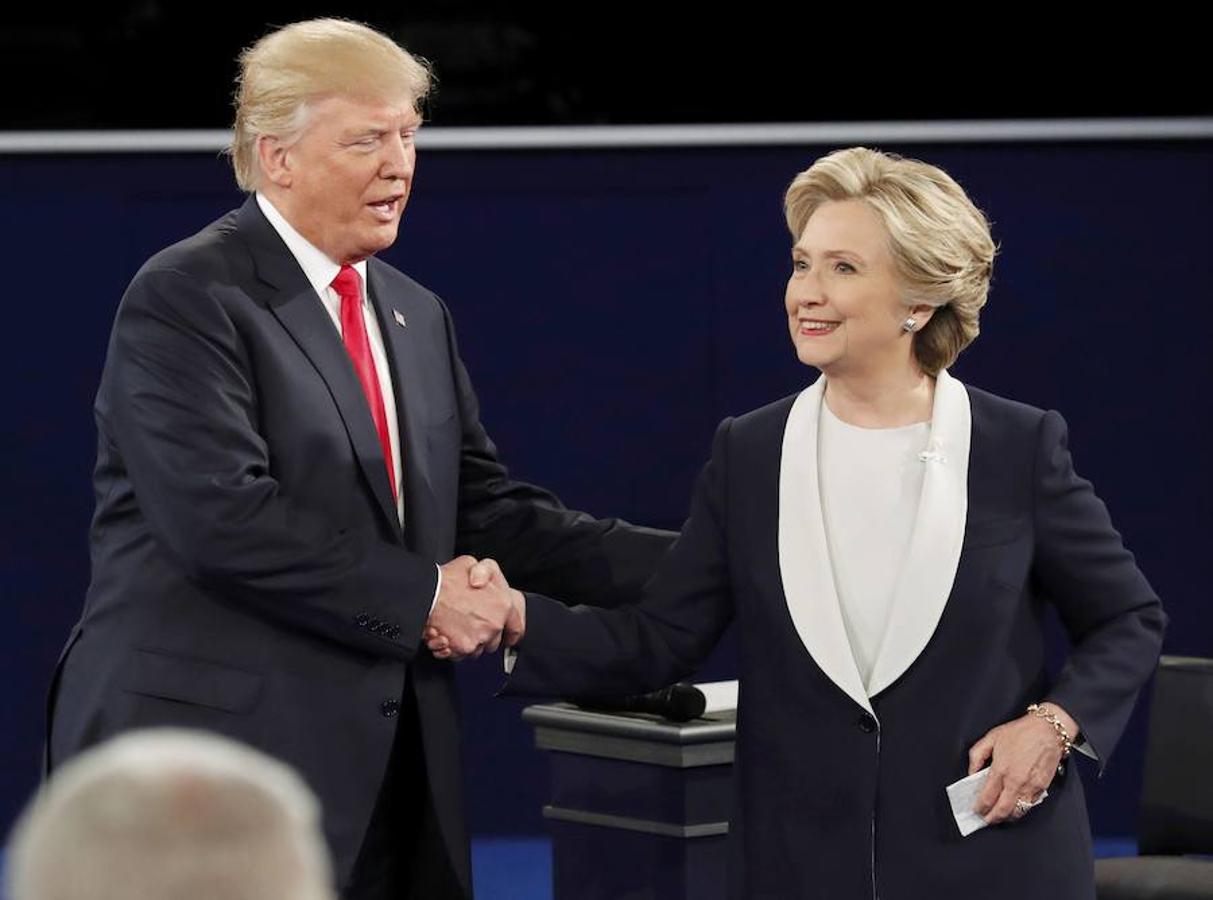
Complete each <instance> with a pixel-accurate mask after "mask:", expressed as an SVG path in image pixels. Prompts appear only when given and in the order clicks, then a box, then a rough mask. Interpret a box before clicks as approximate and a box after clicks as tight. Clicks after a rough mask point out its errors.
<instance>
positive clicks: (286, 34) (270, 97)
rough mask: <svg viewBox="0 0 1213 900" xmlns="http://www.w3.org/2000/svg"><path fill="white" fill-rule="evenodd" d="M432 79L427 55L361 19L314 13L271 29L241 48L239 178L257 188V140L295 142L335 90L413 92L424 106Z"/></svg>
mask: <svg viewBox="0 0 1213 900" xmlns="http://www.w3.org/2000/svg"><path fill="white" fill-rule="evenodd" d="M431 82H432V75H431V72H430V67H429V64H428V63H426V62H425V60H423V59H419V58H418V57H415V56H413V55H412V54H410V53H409V52H408V51H407V50H405V49H404V48H403V47H401V46H400V45H399V44H397V43H396V42H395V41H393V40H392V39H391V38H389V37H388V36H387V35H384V34H380V33H379V32H378V31H375V30H374V29H373V28H368V27H367V26H366V25H361V24H359V23H357V22H349V21H346V20H345V19H311V20H308V21H306V22H295V23H294V24H293V25H287V26H286V27H284V28H280V29H278V30H277V31H274V32H271V33H270V34H267V35H266V36H265V37H263V38H262V39H261V40H259V41H257V43H255V44H253V46H251V47H249V48H248V49H247V50H245V51H244V52H243V53H241V54H240V75H239V77H238V78H237V81H236V98H235V102H236V123H235V128H234V133H233V135H232V144H231V147H230V148H229V152H230V153H231V156H232V165H233V166H234V168H235V169H236V181H237V183H238V184H239V185H240V187H241V188H243V189H244V190H246V191H254V190H256V189H257V180H258V176H259V175H260V172H259V169H258V166H257V139H258V138H259V137H261V136H262V135H278V136H279V137H282V138H284V139H286V140H288V141H289V140H293V139H294V138H295V137H297V136H298V134H299V133H300V132H301V131H302V130H303V128H304V127H305V126H306V124H307V112H308V106H309V104H311V103H313V102H314V101H316V100H320V99H322V98H324V97H329V96H334V95H343V96H349V97H358V98H362V99H375V100H380V99H387V100H397V99H399V98H401V97H409V98H411V99H412V101H413V105H414V107H417V106H419V104H420V103H421V101H422V100H423V99H424V98H425V95H426V94H427V93H429V90H430V85H431Z"/></svg>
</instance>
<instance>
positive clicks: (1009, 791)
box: [985, 782, 1019, 825]
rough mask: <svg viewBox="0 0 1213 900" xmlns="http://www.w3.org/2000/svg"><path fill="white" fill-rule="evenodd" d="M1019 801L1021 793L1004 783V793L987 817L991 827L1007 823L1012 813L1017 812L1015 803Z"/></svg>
mask: <svg viewBox="0 0 1213 900" xmlns="http://www.w3.org/2000/svg"><path fill="white" fill-rule="evenodd" d="M1018 799H1019V792H1018V791H1017V790H1015V789H1013V788H1012V787H1011V786H1010V785H1009V784H1008V783H1006V782H1004V787H1003V791H1002V793H1001V794H1000V795H999V797H998V802H997V803H995V804H994V808H993V809H991V810H990V811H989V812H988V813H986V815H985V820H986V822H988V823H989V824H991V825H994V824H996V823H998V822H1005V821H1006V820H1007V819H1009V818H1010V817H1011V813H1013V812H1014V811H1015V801H1016V800H1018Z"/></svg>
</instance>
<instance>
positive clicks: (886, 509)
mask: <svg viewBox="0 0 1213 900" xmlns="http://www.w3.org/2000/svg"><path fill="white" fill-rule="evenodd" d="M785 209H786V213H787V220H788V225H789V227H790V229H791V232H792V237H793V240H794V242H795V244H794V246H793V248H792V273H791V276H790V278H789V279H788V287H787V295H786V300H785V306H786V311H787V316H788V327H789V331H790V332H791V336H792V342H793V344H794V345H795V347H796V352H797V355H798V356H799V358H800V360H801V361H802V362H803V363H805V364H806V365H809V366H813V367H815V368H817V369H820V370H821V372H822V377H820V378H819V379H818V380H817V381H816V382H815V383H814V384H813V385H812V386H810V387H809V388H807V389H806V390H804V391H802V392H801V393H800V394H798V395H795V396H793V397H788V398H785V399H783V400H780V401H778V402H776V403H773V404H771V405H769V406H766V407H763V408H762V409H758V410H755V411H753V412H750V413H748V414H746V415H744V416H740V417H738V418H736V419H726V420H725V421H724V422H722V423H721V425H720V427H719V429H718V430H717V433H716V437H715V441H714V443H713V447H712V456H711V460H710V461H709V462H708V464H707V466H706V468H705V469H704V471H703V473H702V475H701V477H700V479H699V482H698V484H697V487H696V490H695V495H694V499H693V501H692V506H691V511H690V515H689V518H688V519H687V522H686V524H685V526H684V528H683V531H682V535H681V537H680V539H679V541H678V542H677V543H676V544H675V546H674V548H673V549H672V550H671V551H670V553H669V556H668V557H667V559H666V561H665V562H664V563H663V565H662V568H661V570H660V572H659V574H658V575H657V576H656V577H655V578H654V580H653V582H652V583H651V584H650V586H649V590H648V591H647V592H646V599H645V600H644V601H643V603H641V604H640V605H639V606H638V607H633V608H627V609H619V610H613V611H602V610H596V609H590V608H586V607H577V608H574V609H568V608H565V607H563V606H561V605H559V604H556V603H552V602H549V601H545V600H543V599H542V598H536V597H528V598H527V601H526V609H525V612H526V618H525V636H524V637H523V638H522V640H521V643H519V644H518V647H517V650H518V655H517V659H516V661H515V664H514V667H513V670H512V674H511V677H510V681H509V684H508V686H507V692H508V693H512V694H523V693H525V694H537V693H541V694H560V695H573V696H583V695H595V694H617V693H631V692H636V691H641V690H649V689H655V688H657V687H660V686H662V685H664V684H667V683H669V682H671V681H673V680H675V679H677V678H680V677H683V676H685V675H687V674H688V673H690V672H692V671H694V669H695V668H696V666H697V665H698V664H699V663H700V662H701V661H702V660H703V659H704V658H705V656H706V655H707V654H708V653H709V651H710V650H711V649H712V647H713V646H714V645H715V644H716V642H717V640H718V639H719V637H720V635H721V633H722V632H723V631H724V629H725V627H726V626H727V625H728V624H729V622H730V621H731V620H732V619H734V618H736V619H737V620H738V623H739V625H740V630H741V688H740V690H741V693H740V701H739V709H738V730H737V751H738V755H737V766H736V771H737V773H738V778H737V787H738V794H737V802H736V810H735V815H734V816H733V818H732V821H731V834H732V835H733V847H734V856H733V868H732V880H733V884H732V888H733V894H734V896H737V897H747V898H759V897H762V898H776V897H778V898H791V897H795V898H807V897H821V898H831V900H853V898H863V897H871V898H874V897H877V896H879V897H880V898H881V900H899V898H920V897H921V898H931V900H937V898H951V897H980V898H1001V897H1007V898H1011V897H1014V898H1022V897H1049V898H1079V897H1084V898H1085V897H1094V888H1093V884H1092V881H1093V873H1092V870H1093V865H1092V854H1091V838H1090V832H1089V826H1088V822H1087V812H1086V806H1085V803H1084V800H1083V792H1082V784H1081V782H1080V781H1079V779H1078V777H1077V776H1076V774H1074V773H1073V772H1071V771H1069V766H1068V763H1067V760H1066V757H1068V755H1069V751H1070V748H1071V746H1072V745H1073V746H1074V747H1075V749H1080V750H1082V751H1084V752H1086V753H1088V754H1089V755H1091V756H1092V757H1094V759H1095V760H1097V763H1098V765H1099V766H1100V768H1102V767H1103V765H1104V764H1105V763H1106V761H1107V758H1108V755H1109V754H1110V752H1111V751H1112V748H1113V745H1114V744H1115V743H1116V740H1117V738H1118V737H1119V735H1120V732H1121V730H1122V728H1123V727H1124V724H1125V720H1126V719H1127V718H1128V716H1129V713H1130V711H1131V709H1132V707H1133V702H1134V699H1135V697H1136V696H1137V692H1138V690H1139V689H1140V687H1141V685H1142V683H1143V682H1144V681H1145V680H1146V679H1147V678H1148V677H1149V675H1150V673H1151V672H1152V671H1153V668H1154V666H1155V663H1156V660H1157V657H1158V653H1159V648H1160V645H1161V638H1162V632H1163V627H1164V622H1165V617H1164V615H1163V612H1162V609H1161V606H1160V604H1159V601H1158V598H1157V597H1156V596H1155V594H1154V592H1153V590H1152V589H1151V588H1150V586H1149V584H1148V583H1147V582H1146V580H1145V578H1144V577H1143V576H1142V574H1141V573H1140V572H1139V571H1138V569H1137V568H1136V566H1135V565H1134V562H1133V557H1132V556H1131V555H1130V554H1129V552H1128V551H1127V550H1125V548H1124V546H1123V545H1122V543H1121V540H1120V537H1119V535H1118V534H1117V532H1116V531H1115V530H1114V529H1113V527H1112V523H1111V521H1110V520H1109V518H1108V513H1107V510H1106V509H1105V507H1104V505H1103V503H1101V502H1100V501H1099V499H1098V498H1097V497H1096V496H1095V494H1094V493H1093V492H1092V490H1091V486H1090V484H1089V483H1088V482H1086V481H1084V480H1082V479H1081V478H1080V477H1079V476H1078V475H1076V474H1075V472H1074V469H1073V467H1072V465H1071V461H1070V455H1069V452H1068V451H1067V449H1066V426H1065V423H1064V421H1063V420H1062V418H1061V416H1059V415H1058V414H1057V413H1055V412H1042V411H1041V410H1037V409H1033V408H1031V407H1028V406H1024V405H1022V404H1019V403H1015V402H1012V401H1010V400H1005V399H1002V398H1000V397H996V396H993V395H992V394H988V393H985V392H984V391H981V390H978V389H976V388H972V387H968V386H965V385H962V384H961V383H960V382H958V381H957V380H955V379H954V378H952V377H951V376H950V375H949V374H948V372H947V366H949V365H950V364H951V363H952V362H953V361H954V360H955V358H956V356H957V354H958V353H959V352H960V351H961V350H962V349H963V348H964V347H965V346H966V345H967V344H968V343H969V342H970V341H972V340H973V338H974V337H976V335H977V331H978V313H979V311H980V309H981V307H982V305H983V304H984V303H985V300H986V294H987V291H988V288H989V283H990V274H991V269H992V263H993V258H994V253H995V247H994V244H993V241H992V240H991V238H990V233H989V226H988V224H987V222H986V220H985V218H984V216H983V215H982V214H981V212H980V211H979V210H978V209H977V208H976V207H975V206H974V205H973V204H972V203H971V202H970V201H969V199H968V197H966V196H965V194H964V191H963V190H962V189H961V188H960V186H959V185H958V184H957V183H956V182H955V181H954V180H953V179H952V178H950V177H949V176H948V175H947V174H946V173H944V172H942V171H941V170H939V169H938V168H935V167H933V166H929V165H926V164H924V163H921V162H917V161H914V160H908V159H902V158H899V157H896V156H892V155H887V154H882V153H877V152H874V151H872V150H868V149H864V148H853V149H849V150H842V151H839V152H836V153H833V154H831V155H829V156H827V157H824V158H823V159H821V160H819V161H818V162H817V163H815V164H814V165H813V166H812V167H811V168H810V169H808V170H807V171H805V172H802V173H801V174H800V175H798V176H797V177H796V179H795V180H794V181H793V182H792V185H791V187H790V188H789V190H788V192H787V197H786V203H785ZM1048 603H1053V604H1054V605H1055V606H1056V607H1057V609H1058V611H1059V613H1060V616H1061V620H1062V621H1063V623H1064V624H1065V626H1066V628H1067V629H1068V631H1069V634H1070V637H1071V639H1072V643H1073V647H1072V650H1071V652H1070V654H1069V658H1068V661H1067V665H1066V666H1065V668H1064V670H1063V671H1062V672H1061V674H1060V676H1059V677H1058V678H1057V679H1056V680H1055V681H1051V680H1050V678H1049V676H1048V675H1047V674H1046V671H1045V660H1044V657H1045V638H1044V617H1045V608H1046V605H1047V604H1048ZM432 646H433V647H434V648H435V650H436V652H438V653H439V654H440V655H444V654H447V653H449V652H450V648H449V647H448V646H447V645H446V644H445V642H444V641H443V639H442V638H441V637H440V636H434V637H433V641H432ZM1029 707H1031V709H1029ZM987 764H989V765H990V773H989V776H988V778H987V780H986V785H985V788H984V790H983V791H982V793H981V795H980V797H979V799H978V802H977V811H978V812H979V813H980V814H982V815H983V816H984V817H985V819H986V821H987V822H988V823H990V824H991V825H994V826H995V827H990V828H985V829H983V830H979V831H977V832H975V833H973V834H971V835H969V836H967V837H963V836H962V835H961V833H960V831H959V829H958V827H957V824H956V821H955V820H954V818H953V813H952V810H951V808H950V806H949V802H948V797H947V795H946V793H945V788H946V786H947V785H949V784H951V783H953V782H955V781H957V780H959V779H961V778H962V777H964V776H965V775H966V774H969V773H975V772H977V771H979V770H980V769H982V768H983V767H984V766H986V765H987ZM1046 790H1047V796H1046V795H1045V791H1046Z"/></svg>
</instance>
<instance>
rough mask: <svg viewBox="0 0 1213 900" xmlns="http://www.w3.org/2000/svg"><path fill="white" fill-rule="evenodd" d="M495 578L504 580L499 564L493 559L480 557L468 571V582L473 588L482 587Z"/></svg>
mask: <svg viewBox="0 0 1213 900" xmlns="http://www.w3.org/2000/svg"><path fill="white" fill-rule="evenodd" d="M495 579H500V580H501V581H502V582H503V583H504V581H505V575H503V574H502V572H501V566H499V565H497V560H495V559H482V560H480V562H478V563H476V565H474V566H472V568H471V569H470V570H469V571H468V583H469V584H471V586H472V587H475V588H481V587H484V586H485V585H487V584H489V583H490V582H492V581H493V580H495Z"/></svg>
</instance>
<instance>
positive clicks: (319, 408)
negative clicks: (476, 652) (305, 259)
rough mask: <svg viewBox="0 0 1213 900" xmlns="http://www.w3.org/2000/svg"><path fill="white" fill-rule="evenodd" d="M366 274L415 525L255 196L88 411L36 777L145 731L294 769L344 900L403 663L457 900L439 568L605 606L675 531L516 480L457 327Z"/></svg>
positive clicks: (137, 324) (158, 311) (186, 275)
mask: <svg viewBox="0 0 1213 900" xmlns="http://www.w3.org/2000/svg"><path fill="white" fill-rule="evenodd" d="M367 272H368V288H369V295H370V298H371V300H372V302H373V304H374V307H375V310H376V313H377V315H378V316H379V322H380V326H381V329H382V331H383V334H384V338H385V344H386V345H387V355H388V357H389V359H390V361H391V367H392V377H393V379H394V386H395V396H396V398H397V406H398V412H399V419H400V431H401V444H402V464H403V472H404V475H403V489H404V509H405V518H406V521H405V525H404V528H403V529H402V528H401V526H400V522H399V519H398V517H397V514H396V509H395V504H394V503H393V501H392V497H391V495H390V488H389V486H388V480H387V474H386V468H385V463H384V459H383V453H382V450H381V448H380V444H379V441H378V438H377V435H376V431H375V427H374V424H373V422H372V419H371V416H370V411H369V407H368V404H367V402H366V399H365V397H364V395H363V393H362V389H361V387H360V385H359V382H358V379H357V377H356V375H355V374H354V370H353V367H352V365H351V364H350V361H349V358H348V356H347V354H346V351H345V348H344V346H343V345H342V342H341V338H340V336H339V335H338V333H337V331H336V329H335V328H334V327H333V323H332V321H331V320H330V319H329V317H328V315H327V314H326V312H325V311H324V309H323V306H322V304H321V302H320V300H319V298H318V297H317V296H316V294H315V292H314V290H313V289H312V287H311V286H310V285H309V283H308V281H307V279H306V278H305V276H304V274H303V272H302V270H301V269H300V268H299V266H298V264H297V263H296V262H295V260H294V258H293V257H292V256H291V255H290V253H289V251H288V250H287V249H286V247H285V245H284V244H283V243H282V241H281V239H280V238H279V237H278V235H277V233H276V232H275V231H274V230H273V228H272V227H271V226H270V224H269V223H268V222H267V221H266V219H265V218H264V216H263V214H262V213H261V211H260V209H259V208H258V206H257V204H256V202H255V200H254V199H253V198H251V197H250V198H249V200H248V202H246V203H245V204H244V206H243V207H242V208H241V209H239V210H238V211H234V212H232V213H230V214H228V215H227V216H225V217H223V218H222V219H220V220H219V221H217V222H215V223H214V224H212V225H210V226H209V227H207V228H206V229H204V230H203V231H201V232H199V233H198V234H197V235H195V236H193V237H191V238H189V239H188V240H185V241H183V242H181V243H179V244H177V245H175V246H173V247H170V248H168V249H166V250H164V251H162V252H160V253H158V254H157V255H156V256H154V257H153V258H152V259H151V260H150V261H149V262H148V263H147V264H146V265H144V266H143V268H142V269H141V270H140V271H139V273H138V274H137V275H136V276H135V278H134V280H133V281H132V283H131V285H130V287H129V289H128V290H127V292H126V295H125V296H124V297H123V299H122V303H121V305H120V307H119V310H118V313H117V318H116V321H115V324H114V329H113V334H112V337H111V340H110V345H109V351H108V356H107V358H106V364H105V370H104V373H103V375H102V379H101V385H100V389H99V391H98V394H97V401H96V421H97V428H98V433H99V443H98V452H97V466H96V474H95V488H96V497H97V509H96V515H95V518H94V521H93V525H92V531H91V553H92V582H91V584H90V587H89V592H88V597H87V600H86V603H85V608H84V613H83V616H82V618H81V620H80V622H79V624H78V625H77V626H76V627H75V629H74V630H73V632H72V635H71V636H70V639H69V641H68V644H67V646H66V648H65V650H64V653H63V656H62V657H61V660H60V665H59V667H58V669H57V672H56V678H55V681H54V683H53V684H52V688H51V694H50V698H49V708H48V720H49V722H50V731H49V734H48V764H50V765H54V764H57V763H58V762H60V761H61V760H63V759H64V758H66V757H67V756H69V755H71V754H73V753H76V752H78V751H79V750H81V749H82V748H84V747H87V746H89V745H91V744H94V743H96V742H98V741H100V740H102V739H104V738H105V737H107V736H109V735H111V734H113V733H115V732H118V731H121V730H125V729H129V728H134V727H138V726H147V725H165V724H169V725H179V726H194V727H199V728H204V729H209V730H212V731H217V732H221V733H224V734H227V735H230V736H232V737H234V738H237V739H239V740H242V741H245V742H247V743H249V744H252V745H253V746H255V747H258V748H261V749H263V750H265V751H267V752H269V753H271V754H272V755H274V756H277V757H279V758H281V759H284V760H286V761H287V762H289V763H291V764H293V765H294V766H296V767H297V768H298V769H299V770H300V771H301V772H302V773H303V775H304V776H305V777H306V779H307V780H308V782H309V783H310V784H311V786H312V787H313V789H315V791H316V792H317V793H318V794H319V796H320V799H321V802H322V804H323V809H324V826H325V831H326V833H327V836H328V838H329V841H330V843H331V847H332V850H333V852H334V855H335V862H336V870H337V873H338V875H339V877H340V879H341V880H342V881H343V882H344V880H345V878H346V877H347V876H348V875H349V872H350V870H351V867H352V864H353V862H354V857H355V854H356V853H357V850H358V848H359V846H360V843H361V841H362V837H363V833H364V830H365V828H366V826H367V823H368V820H369V818H370V814H371V810H372V805H373V803H374V800H375V797H376V792H377V791H378V789H379V785H380V782H381V781H382V779H383V775H384V770H385V764H386V760H387V758H388V752H389V750H390V747H391V742H392V738H393V734H394V730H395V728H396V726H397V718H396V717H397V715H398V713H399V710H400V708H401V706H400V702H399V701H400V698H401V693H402V689H403V686H404V684H405V673H406V666H407V667H408V668H409V671H410V673H411V677H410V679H409V682H410V684H411V688H412V690H413V691H414V692H415V694H416V702H417V710H418V718H419V723H420V729H421V736H422V742H423V745H424V749H425V757H426V760H427V769H428V771H427V772H426V773H417V777H418V778H419V779H420V778H423V777H428V779H429V783H430V785H431V788H432V793H433V796H434V798H435V803H436V805H437V814H438V817H439V820H440V823H441V827H442V831H443V834H444V836H445V839H446V842H447V844H448V847H449V849H450V853H451V859H452V861H453V864H454V867H455V869H456V872H457V874H458V876H459V878H460V879H461V880H462V882H463V886H464V889H465V891H468V885H469V882H470V878H469V867H468V851H467V840H466V836H465V830H464V822H463V813H462V802H461V790H460V781H461V775H460V761H459V759H460V758H459V752H458V751H459V727H458V721H457V716H456V692H455V684H454V679H453V675H452V666H451V664H450V663H446V662H441V661H438V660H435V659H434V658H433V657H432V656H431V655H430V654H429V652H428V650H426V648H425V646H424V644H423V643H422V642H421V631H422V629H423V625H424V623H425V621H426V619H427V617H428V614H429V610H430V604H431V601H432V598H433V596H434V590H435V586H436V579H437V571H436V568H435V563H436V562H445V561H446V560H448V559H450V558H452V557H453V556H454V555H456V553H458V552H467V553H471V554H474V555H476V556H478V557H480V556H493V557H495V558H497V559H498V560H499V561H500V562H501V565H502V567H503V569H504V570H505V571H506V572H507V575H508V577H509V578H510V579H511V581H512V583H513V584H514V585H515V586H518V587H523V588H527V587H530V588H534V589H537V590H559V591H560V592H561V593H562V595H563V596H568V597H570V598H575V599H577V600H579V601H581V602H589V603H599V604H608V605H609V604H612V603H614V602H618V601H619V600H621V599H627V598H629V597H631V598H632V599H635V597H636V596H638V593H639V588H640V586H641V584H642V583H643V581H644V580H645V579H646V578H647V577H648V576H649V575H650V574H651V572H652V570H653V568H654V566H655V564H656V560H657V559H658V558H659V557H660V556H661V555H662V554H663V553H664V551H665V549H666V548H667V547H668V545H669V542H670V541H671V540H672V538H673V535H671V534H669V533H668V532H658V531H653V530H649V529H641V528H636V527H633V526H629V525H627V524H626V523H623V522H620V521H617V520H595V519H591V518H590V517H588V516H586V515H584V514H582V513H577V512H573V511H570V510H568V509H565V508H564V507H563V506H562V505H561V504H560V502H559V501H558V500H557V499H556V498H555V497H553V496H552V495H551V494H549V493H547V492H546V491H543V490H541V489H539V488H536V487H533V486H530V485H527V484H523V483H520V482H517V481H513V480H511V479H510V478H509V476H508V473H507V472H506V470H505V469H504V468H503V467H502V465H501V464H500V463H499V462H498V461H497V457H496V451H495V448H494V446H493V444H492V442H491V441H490V440H489V438H488V436H487V435H486V434H485V431H484V429H483V428H482V427H481V425H480V420H479V416H478V405H477V401H476V396H475V394H474V393H473V391H472V387H471V384H470V383H469V381H468V376H467V372H466V371H465V369H464V366H463V364H462V362H461V361H460V359H459V355H458V353H457V351H456V347H455V337H454V330H453V327H452V323H451V318H450V315H449V313H448V311H447V310H446V308H445V307H444V306H443V304H442V303H441V301H439V300H438V298H437V297H435V296H434V295H433V294H432V293H430V292H429V291H428V290H426V289H425V288H423V287H422V286H421V285H419V284H417V283H416V282H414V281H412V280H411V279H409V278H408V277H406V276H405V275H403V274H401V273H400V272H398V271H397V270H395V269H393V268H392V267H391V266H388V265H386V264H385V263H382V262H379V261H378V260H375V259H372V260H370V262H369V266H368V270H367ZM394 311H396V312H399V313H400V314H401V315H402V316H403V318H404V320H405V322H406V326H405V327H402V326H400V325H399V324H398V323H397V322H396V321H395V316H394V315H393V312H394ZM468 892H469V893H470V891H468Z"/></svg>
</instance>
